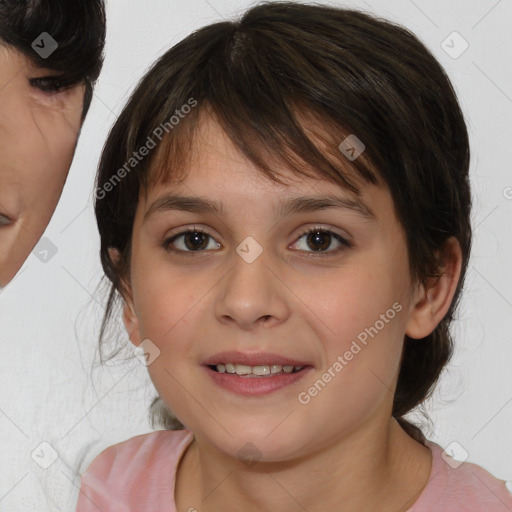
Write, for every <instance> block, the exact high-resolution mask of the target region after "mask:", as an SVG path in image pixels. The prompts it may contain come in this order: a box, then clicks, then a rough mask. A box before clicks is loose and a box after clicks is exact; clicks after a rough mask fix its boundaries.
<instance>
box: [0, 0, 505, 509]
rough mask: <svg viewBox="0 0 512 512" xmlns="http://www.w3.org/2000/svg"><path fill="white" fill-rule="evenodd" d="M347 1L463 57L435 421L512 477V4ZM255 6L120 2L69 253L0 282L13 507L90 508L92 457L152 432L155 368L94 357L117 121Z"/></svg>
mask: <svg viewBox="0 0 512 512" xmlns="http://www.w3.org/2000/svg"><path fill="white" fill-rule="evenodd" d="M331 3H332V4H334V5H344V6H355V7H358V8H361V9H365V10H368V11H370V12H374V13H378V14H380V15H382V16H383V17H386V18H388V19H391V20H394V21H397V22H399V23H401V24H403V25H405V26H407V27H408V28H410V29H411V30H413V32H415V33H416V34H417V35H418V36H419V37H420V38H421V39H422V40H423V41H424V42H425V43H426V44H427V46H428V47H429V48H430V49H431V50H432V51H433V52H434V54H435V55H436V56H437V58H438V59H439V60H440V62H441V63H442V64H443V66H444V67H445V68H446V69H447V71H448V74H449V76H450V77H451V79H452V80H453V83H454V85H455V87H456V90H457V92H458V94H459V96H460V100H461V103H462V106H463V109H464V111H465V113H466V116H467V121H468V125H469V131H470V136H471V143H472V153H473V159H472V165H471V179H472V184H473V196H474V211H473V219H472V220H473V226H474V247H473V253H472V257H471V261H470V267H469V270H468V276H467V287H466V292H465V296H464V299H463V301H462V304H461V306H462V307H461V309H460V312H459V320H458V321H457V322H456V323H455V325H454V333H455V336H456V351H455V356H454V358H453V359H452V362H451V364H450V365H449V366H448V368H447V370H446V371H445V373H444V374H443V377H442V379H441V382H440V384H439V386H438V388H437V390H436V393H435V395H434V397H433V400H432V401H431V402H430V403H429V404H427V405H428V409H429V410H430V416H431V419H432V424H433V428H432V431H428V430H427V436H428V437H429V438H430V439H432V440H434V441H435V442H438V443H439V444H440V445H441V446H443V447H446V446H447V445H448V444H450V443H451V442H453V441H457V442H458V443H459V444H460V445H461V446H462V447H463V448H464V449H465V450H466V451H467V452H468V454H469V459H468V460H469V461H471V462H475V463H477V464H479V465H481V466H482V467H484V468H485V469H487V470H488V471H490V472H491V473H493V474H494V475H495V476H497V477H499V478H501V479H503V480H512V434H511V431H512V430H511V425H512V376H511V373H510V368H511V366H512V337H511V335H510V333H511V331H512V291H511V289H512V270H511V266H510V262H512V237H511V236H510V219H511V218H512V189H508V188H507V187H512V173H511V170H510V154H511V153H510V145H511V140H512V139H511V135H512V130H511V128H510V121H509V120H510V118H511V114H512V67H511V65H510V59H509V56H508V54H509V50H510V48H512V33H511V31H510V21H511V20H512V4H511V3H510V2H506V1H496V0H479V1H472V2H468V1H467V0H456V1H454V0H452V1H450V2H447V1H445V0H443V1H441V0H430V1H421V0H415V1H412V0H387V1H386V2H382V1H381V2H378V1H370V2H361V1H353V2H348V1H347V2H331ZM249 5H250V2H248V1H245V0H208V1H207V0H186V1H182V0H173V1H169V0H148V1H141V0H122V1H121V0H110V2H109V5H108V10H107V15H108V41H107V48H106V61H105V66H104V69H103V72H102V74H101V77H100V79H99V82H98V85H97V88H96V90H95V98H94V101H93V105H92V107H91V110H90V112H89V115H88V118H87V120H86V122H85V125H84V127H83V131H82V135H81V138H80V141H79V146H78V149H77V153H76V156H75V160H74V163H73V166H72V169H71V172H70V175H69V179H68V181H67V183H66V187H65V189H64V192H63V196H62V200H61V202H60V204H59V206H58V208H57V210H56V212H55V215H54V217H53V219H52V221H51V224H50V225H49V227H48V229H47V231H46V233H45V235H44V236H45V237H47V238H49V239H50V240H51V241H52V242H53V243H54V244H55V245H56V246H57V249H58V252H57V254H56V255H55V256H54V257H53V258H52V259H51V260H50V261H48V262H47V263H42V262H41V261H39V259H38V258H37V257H36V256H35V255H31V256H30V257H29V259H28V260H27V262H26V264H25V265H24V267H23V269H22V271H21V273H20V274H18V276H17V277H16V279H15V280H14V281H13V282H12V283H11V284H10V285H9V286H8V287H6V288H4V289H3V290H2V291H1V292H0V346H1V349H2V355H1V357H0V511H4V510H5V511H35V510H37V511H39V510H41V511H46V510H51V511H61V510H62V511H72V510H74V503H75V502H76V499H77V493H78V487H79V485H80V479H79V473H80V472H82V471H84V470H85V469H86V468H87V466H88V464H89V463H90V461H91V460H92V459H93V458H94V457H95V456H96V455H97V454H98V453H99V452H100V451H102V450H103V449H104V448H105V447H107V446H109V445H110V444H113V443H116V442H119V441H122V440H124V439H127V438H129V437H131V436H133V435H136V434H141V433H145V432H148V431H150V430H151V429H150V426H149V423H148V421H147V407H148V405H149V403H150V401H151V399H152V397H153V395H154V390H153V389H152V386H151V383H150V382H149V379H148V378H147V377H146V369H145V368H144V367H143V366H142V365H141V364H140V363H139V362H138V361H137V360H132V361H131V362H130V361H128V362H123V361H119V360H115V361H113V362H111V363H109V365H108V366H103V367H102V366H99V367H98V365H96V366H94V363H95V362H97V360H98V359H97V353H96V350H97V337H98V332H99V323H98V322H99V319H100V318H101V313H102V305H103V304H104V301H105V292H101V291H99V290H98V289H97V285H98V283H99V280H100V277H101V275H102V273H101V268H100V263H99V257H98V250H99V240H98V235H97V232H96V225H95V220H94V214H93V209H92V197H93V196H92V192H93V178H94V175H95V171H96V166H97V162H98V158H99V155H100V151H101V148H102V145H103V143H104V140H105V138H106V136H107V133H108V130H109V128H110V126H111V125H112V123H113V122H114V120H115V119H116V116H117V115H118V114H119V112H120V110H121V108H122V106H123V105H124V103H125V101H126V99H127V95H128V93H129V92H130V91H131V90H132V89H133V87H134V86H135V84H136V83H137V81H138V79H139V78H140V77H141V76H142V74H143V73H144V72H145V70H146V69H147V68H148V66H149V65H150V64H151V63H152V62H153V61H154V60H155V59H156V58H157V57H158V56H159V55H161V54H162V53H163V52H164V51H166V50H167V49H168V48H169V47H170V46H172V45H173V44H175V43H176V42H178V41H179V40H180V39H182V38H183V37H184V36H186V35H188V34H189V33H190V32H191V31H192V30H193V29H195V28H198V27H200V26H203V25H205V24H209V23H211V22H214V21H218V20H221V19H223V18H228V17H231V16H233V15H235V14H237V13H239V12H241V11H243V10H244V9H245V8H246V7H248V6H249ZM453 31H457V32H459V33H460V34H461V35H462V37H463V38H464V39H465V40H466V41H467V42H468V43H469V48H468V49H467V50H466V51H465V52H464V53H463V54H462V55H461V56H460V57H458V58H457V59H454V58H452V57H450V56H449V55H448V54H447V53H445V51H444V50H443V49H442V47H441V43H442V41H443V40H445V38H446V37H447V36H448V35H449V34H451V33H452V32H453ZM454 44H455V48H456V49H457V48H460V46H457V45H458V44H459V43H458V42H456V40H455V43H454ZM507 192H508V193H507ZM507 196H508V199H507ZM121 339H124V338H123V337H122V336H121ZM130 347H131V346H130ZM41 442H47V443H49V445H51V447H53V449H54V450H55V451H56V452H57V453H58V455H59V458H58V459H57V460H56V461H55V462H54V463H53V464H52V465H51V466H50V468H49V469H46V470H44V469H42V468H40V467H39V466H38V465H37V464H36V463H35V462H34V460H33V459H32V458H31V452H32V451H33V450H34V449H36V447H38V446H39V445H40V443H41ZM37 453H39V454H40V457H42V458H43V459H44V457H48V456H49V454H50V453H51V449H50V448H49V446H47V445H43V446H42V447H40V448H39V451H38V452H37Z"/></svg>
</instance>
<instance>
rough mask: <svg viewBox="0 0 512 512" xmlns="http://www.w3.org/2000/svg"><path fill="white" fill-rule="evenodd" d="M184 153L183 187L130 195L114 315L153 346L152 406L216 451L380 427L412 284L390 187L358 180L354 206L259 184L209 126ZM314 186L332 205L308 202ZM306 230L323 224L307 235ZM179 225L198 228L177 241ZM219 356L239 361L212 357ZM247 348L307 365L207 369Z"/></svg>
mask: <svg viewBox="0 0 512 512" xmlns="http://www.w3.org/2000/svg"><path fill="white" fill-rule="evenodd" d="M196 150H197V151H196V152H195V155H196V158H195V159H194V160H193V162H192V164H191V167H190V172H189V174H188V175H187V177H186V179H185V180H184V181H182V182H181V183H177V182H176V183H168V184H166V185H161V186H158V187H155V188H152V189H150V190H149V192H148V195H147V197H145V196H144V195H143V194H141V196H140V200H139V204H138V208H137V212H136V216H135V222H134V229H133V238H132V259H131V275H130V279H131V293H132V297H133V302H132V301H131V300H129V304H130V305H129V306H127V307H126V309H125V315H126V316H125V322H126V325H127V329H128V330H129V332H130V338H131V340H132V342H133V343H135V344H136V345H138V344H140V343H141V342H142V341H143V340H150V341H145V344H144V345H143V347H144V348H145V349H146V351H147V353H148V357H149V359H148V363H149V366H148V369H149V372H150V375H151V378H152V380H153V382H154V384H155V386H156V388H157V390H158V392H159V394H160V396H161V397H162V399H163V400H164V402H165V403H166V404H167V405H168V406H169V407H170V408H171V409H172V410H173V411H174V412H175V413H176V415H177V417H178V418H179V419H180V420H181V422H182V423H183V424H185V425H186V426H187V427H188V428H190V429H191V430H192V431H194V432H195V433H196V436H199V435H201V436H203V438H204V439H208V441H209V442H210V443H211V444H212V445H214V446H216V447H217V448H218V449H219V450H222V451H223V452H225V453H227V454H230V455H232V456H240V455H241V454H242V455H243V454H244V450H246V451H247V450H255V451H256V453H257V457H258V458H260V459H261V460H286V459H291V458H293V457H298V456H301V455H305V454H308V453H311V452H313V451H315V450H319V449H322V448H323V447H326V446H328V445H329V444H330V443H333V442H335V441H336V440H337V439H341V438H342V437H343V436H346V435H347V434H348V433H350V432H353V431H355V430H357V429H363V428H364V429H369V428H373V427H376V426H377V424H378V423H379V422H381V423H382V422H383V421H384V422H385V421H389V417H390V414H391V405H392V401H393V394H394V389H395V384H396V380H397V376H398V373H397V372H398V369H399V362H400V355H401V350H402V343H403V337H404V333H405V332H406V331H407V329H408V324H409V322H410V321H411V312H412V311H413V309H414V306H413V302H414V297H413V295H414V294H413V293H411V289H412V285H411V281H410V272H409V266H408V257H407V249H406V244H405V238H404V235H403V232H402V230H401V227H400V225H399V223H398V221H397V219H396V217H395V214H394V210H393V202H392V199H391V196H390V194H389V192H388V191H387V189H384V188H382V187H377V186H369V185H367V186H365V187H363V190H364V192H363V194H362V196H361V198H360V199H359V202H356V200H355V199H354V197H353V196H351V195H349V194H348V193H347V192H346V191H344V190H343V189H341V188H340V187H337V186H336V185H333V184H330V183H328V182H325V181H320V180H315V179H312V178H303V177H298V176H297V175H293V174H292V173H287V174H285V176H286V177H287V179H288V180H289V181H288V182H287V183H288V185H287V186H285V185H280V184H277V183H272V182H270V181H268V180H267V179H266V178H265V177H264V176H263V175H262V174H261V173H260V172H258V171H257V170H256V169H255V167H254V166H253V165H252V164H251V163H250V162H249V161H248V160H246V159H245V158H244V157H243V156H242V155H241V154H240V153H239V152H238V151H237V150H236V149H235V148H234V147H233V146H232V145H231V143H230V142H229V140H228V139H227V137H226V136H225V135H224V134H223V132H222V131H221V129H220V127H219V126H218V125H217V124H215V123H214V122H213V121H211V120H209V121H205V122H203V124H202V130H201V136H200V139H199V140H198V142H197V145H196ZM280 172H281V170H280ZM176 196H180V197H181V196H187V197H189V198H196V199H192V200H190V201H186V202H183V201H178V200H177V199H176ZM326 196H329V198H330V200H331V201H333V198H338V202H339V205H338V206H334V207H324V208H319V207H318V206H319V201H317V202H314V201H312V200H311V198H313V197H314V198H319V197H326ZM197 198H201V200H204V201H208V202H211V203H215V204H217V205H218V208H219V211H217V212H214V211H213V210H210V209H207V208H204V205H203V203H201V204H197V203H196V202H195V201H196V200H197ZM299 198H302V199H300V201H299ZM305 198H308V199H307V200H306V199H305ZM221 205H222V206H221ZM290 205H296V206H297V205H298V206H299V207H298V208H290ZM312 228H314V229H315V230H316V231H320V233H319V234H317V235H315V234H314V233H313V234H312V235H307V234H306V235H305V234H304V233H305V232H306V231H307V230H309V229H312ZM189 229H190V230H196V231H200V232H204V233H205V234H201V233H196V234H190V235H182V233H183V232H185V231H187V230H189ZM338 237H339V238H338ZM340 240H343V241H340ZM427 334H428V333H427ZM425 335H426V334H425ZM363 340H365V341H366V343H364V342H363ZM226 351H235V352H238V353H240V354H241V355H238V356H237V355H234V354H232V355H228V356H226V355H220V356H216V355H217V354H219V353H221V352H226ZM265 353H267V354H272V355H265ZM260 354H262V355H261V357H257V358H256V359H259V361H257V360H256V359H253V360H252V362H253V363H255V364H253V365H251V366H254V365H258V363H259V365H260V366H265V364H268V365H271V364H272V363H273V362H277V360H278V359H279V358H285V359H289V360H292V362H293V363H296V364H299V363H300V364H303V365H306V367H305V368H304V369H303V370H302V371H301V372H299V373H297V374H296V375H295V374H292V375H289V374H286V375H281V376H280V377H241V376H235V375H227V374H221V373H217V372H214V371H213V370H212V369H210V368H209V367H208V366H207V364H206V362H208V361H209V360H210V362H220V363H224V364H226V363H237V362H244V359H243V356H244V355H245V356H247V357H249V356H251V355H256V356H257V355H260ZM237 359H238V361H237ZM249 362H251V360H249ZM337 363H338V364H337ZM340 366H341V369H340ZM242 371H243V367H242ZM261 371H262V372H265V371H266V370H265V369H263V370H261ZM249 379H250V380H249ZM272 379H276V380H275V381H274V382H275V384H276V389H274V390H273V391H270V390H269V389H268V388H267V387H266V386H272V384H270V383H272V382H273V381H272ZM277 379H278V380H277ZM318 381H321V382H320V384H319V383H318ZM315 383H317V384H316V386H317V387H316V388H315ZM315 390H316V391H315ZM249 442H250V443H252V444H253V445H254V446H255V447H256V448H253V447H251V448H249V446H250V445H246V443H249Z"/></svg>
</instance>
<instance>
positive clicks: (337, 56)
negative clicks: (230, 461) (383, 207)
mask: <svg viewBox="0 0 512 512" xmlns="http://www.w3.org/2000/svg"><path fill="white" fill-rule="evenodd" d="M191 99H193V101H195V102H196V105H197V106H195V107H194V108H191V109H188V110H187V112H188V113H187V114H186V115H183V116H181V115H180V119H179V122H178V123H177V124H175V125H174V124H172V123H170V122H169V119H170V118H171V116H173V114H175V115H178V114H180V113H182V114H183V112H185V109H183V110H181V109H182V107H183V106H184V105H187V104H189V105H190V104H191ZM206 111H210V112H211V113H213V115H214V116H215V118H216V119H217V120H218V122H219V123H220V124H221V126H222V127H223V129H224V130H225V131H226V133H227V134H228V136H229V137H230V139H231V141H232V142H233V143H234V144H235V146H236V147H237V148H238V149H239V150H240V151H241V152H242V153H243V154H244V155H246V156H247V157H248V158H249V159H250V160H251V161H252V162H253V163H255V164H256V165H257V166H258V168H259V169H261V171H262V172H263V173H265V175H267V176H268V177H269V179H274V180H276V181H279V179H278V177H277V173H276V172H275V170H273V168H272V166H271V165H269V164H270V163H271V161H270V159H271V158H272V159H273V160H272V163H273V162H275V161H278V162H281V163H284V164H285V165H286V166H288V167H290V168H292V169H294V170H295V172H297V173H299V174H306V175H308V176H309V175H312V174H314V175H316V176H317V177H318V176H320V177H321V178H322V179H325V180H329V181H331V182H333V183H337V184H338V185H340V186H342V187H345V188H347V189H349V190H350V191H351V192H352V193H355V194H357V193H359V189H358V188H357V187H356V186H355V183H354V180H352V179H350V177H349V174H348V173H347V172H346V170H347V168H348V169H350V170H351V171H353V172H352V175H353V176H354V175H355V176H358V177H360V178H361V179H362V180H365V181H366V182H370V183H378V182H379V181H381V180H382V181H383V182H384V183H385V184H386V185H387V186H388V187H389V190H390V193H391V196H392V199H393V202H394V206H395V211H396V214H397V217H398V219H399V221H400V223H401V225H402V226H403V229H404V232H405V235H406V240H407V247H408V254H409V262H410V268H411V276H412V278H413V280H414V282H415V283H421V284H426V282H427V280H428V279H429V278H430V277H432V276H436V275H439V271H440V267H441V264H440V261H439V259H438V256H439V253H440V251H441V250H442V248H443V246H444V244H445V242H446V241H447V239H448V238H449V237H452V236H453V237H455V238H456V239H457V240H458V241H459V243H460V246H461V249H462V257H463V259H462V269H461V277H460V279H459V282H458V285H457V289H456V292H455V296H454V299H453V301H452V304H451V306H450V309H449V311H448V313H447V314H446V316H445V317H444V319H443V320H442V321H441V322H440V323H439V325H438V326H437V327H436V329H435V330H434V331H433V332H432V334H430V335H429V336H427V337H426V338H424V339H423V340H413V339H410V338H408V337H407V336H406V337H405V340H404V348H403V353H402V362H401V369H400V374H399V377H398V383H397V388H396V392H395V396H394V403H393V411H392V414H393V416H394V417H395V418H396V419H397V420H398V421H399V422H400V424H401V425H402V426H403V427H404V429H405V430H406V431H407V432H408V433H409V434H410V435H411V436H413V437H414V438H416V439H417V440H418V441H420V442H424V440H425V437H424V435H423V433H422V432H421V430H420V429H419V428H418V427H416V426H415V425H413V424H412V423H409V422H408V421H406V420H405V419H404V418H403V416H404V415H405V414H406V413H408V412H409V411H411V410H412V409H413V408H415V407H416V406H418V405H419V404H421V403H422V402H423V401H424V400H425V398H427V397H428V396H429V395H430V394H431V393H432V391H433V388H434V385H435V383H436V382H437V380H438V378H439V375H440V373H441V370H442V369H443V367H444V366H445V365H446V363H447V362H448V361H449V359H450V357H451V354H452V350H453V342H452V338H451V336H450V332H449V325H450V323H451V322H452V320H453V315H454V311H455V309H456V307H457V304H458V301H459V297H460V292H461V289H462V286H463V281H464V276H465V272H466V268H467V262H468V258H469V253H470V247H471V225H470V208H471V194H470V185H469V178H468V167H469V144H468V135H467V130H466V126H465V123H464V119H463V115H462V112H461V109H460V107H459V104H458V101H457V98H456V95H455V93H454V90H453V88H452V85H451V83H450V81H449V79H448V77H447V75H446V73H445V72H444V70H443V68H442V67H441V66H440V64H439V63H438V62H437V61H436V59H435V58H434V57H433V56H432V54H431V53H430V52H429V51H428V50H427V49H426V48H425V46H424V45H423V44H422V43H421V42H420V41H419V40H418V39H417V38H416V36H414V35H413V34H412V33H411V32H409V31H408V30H406V29H405V28H403V27H401V26H397V25H395V24H393V23H391V22H389V21H386V20H381V19H378V18H376V17H374V16H372V15H369V14H366V13H362V12H359V11H355V10H348V9H341V8H335V7H330V6H325V5H318V4H299V3H294V2H274V1H273V2H264V3H260V4H258V5H256V6H254V7H252V8H251V9H249V10H248V11H247V12H245V14H243V15H242V17H241V18H240V19H239V20H235V21H229V22H219V23H215V24H213V25H209V26H206V27H204V28H202V29H200V30H197V31H196V32H194V33H192V34H191V35H190V36H188V37H187V38H185V39H183V40H182V41H181V42H179V43H178V44H177V45H175V46H174V47H173V48H171V49H170V50H169V51H167V52H166V53H165V54H164V55H163V56H162V57H161V58H160V59H159V60H158V61H157V62H156V63H155V64H154V65H153V67H152V68H151V69H150V70H149V72H148V73H147V74H146V76H145V77H144V78H143V79H142V81H141V82H140V84H139V86H138V87H137V88H136V89H135V91H134V92H133V94H132V96H131V98H130V100H129V102H128V104H127V105H126V107H125V108H124V110H123V112H122V113H121V115H120V116H119V119H118V120H117V122H116V123H115V125H114V127H113V128H112V131H111V133H110V136H109V138H108V140H107V142H106V144H105V148H104V151H103V155H102V158H101V162H100V166H99V172H98V176H97V191H96V204H95V208H96V217H97V222H98V228H99V232H100V236H101V261H102V265H103V269H104V271H105V274H106V276H107V278H108V279H109V280H110V281H111V283H112V287H111V290H110V295H109V299H108V305H107V309H106V312H105V316H104V320H103V324H102V328H101V332H100V342H101V341H102V340H103V339H104V337H105V333H106V328H107V325H108V323H109V319H110V318H111V317H112V314H113V311H114V310H115V304H116V299H117V298H118V294H119V292H121V294H122V292H123V289H122V277H125V276H127V275H128V272H129V261H130V243H131V231H132V226H133V220H134V215H135V210H136V208H137V202H138V195H139V190H141V187H142V190H147V187H148V186H150V185H151V183H152V182H154V181H157V180H165V179H166V178H167V175H168V174H172V175H173V176H175V175H177V174H178V173H179V171H180V170H183V169H184V168H185V163H186V161H187V155H188V154H189V153H190V149H191V147H192V144H193V138H194V134H195V133H196V130H197V125H198V120H199V117H200V114H201V113H204V112H206ZM307 116H310V117H311V118H315V119H317V120H318V121H319V122H320V123H321V126H322V128H323V129H325V133H324V138H323V140H324V141H325V142H326V146H325V147H322V149H321V150H319V148H318V146H317V145H315V144H314V143H313V141H312V139H311V138H310V137H308V136H307V135H306V133H305V131H304V129H303V124H301V122H300V121H299V117H300V118H301V119H304V118H305V117H307ZM165 123H167V125H166V124H165ZM171 124H172V126H171ZM162 126H164V127H166V129H165V131H166V134H165V137H164V138H163V143H162V144H161V145H160V146H159V149H158V151H154V152H150V154H149V155H148V156H147V157H146V158H144V159H142V160H141V161H140V162H137V164H136V165H135V166H132V167H133V168H127V166H126V162H128V161H129V160H130V158H132V156H133V152H134V151H137V150H138V148H140V147H142V146H143V145H145V144H146V143H147V141H148V140H149V139H150V138H151V139H152V140H153V139H154V138H155V132H157V130H156V128H157V127H162ZM308 128H309V126H308ZM325 134H327V135H325ZM348 134H355V135H356V136H357V138H358V139H359V140H361V141H363V143H364V144H365V146H366V149H365V151H364V154H363V157H364V158H357V159H356V160H354V161H349V160H348V159H347V158H345V156H344V155H343V154H342V153H341V152H340V150H339V149H338V145H339V143H340V142H341V141H342V140H343V139H344V137H345V136H346V135H348ZM157 158H158V159H160V158H162V159H163V161H164V162H165V165H161V166H160V165H155V160H156V159H157ZM274 159H275V160H274ZM152 164H153V165H152ZM304 164H306V165H304ZM123 166H124V167H123ZM121 168H124V169H125V170H127V169H128V171H129V172H124V173H123V177H122V179H118V178H119V170H120V169H121ZM306 168H308V169H312V170H313V171H312V172H311V174H307V173H306ZM116 173H117V174H116ZM107 185H110V186H107ZM110 247H115V248H117V249H118V250H119V251H120V254H121V258H120V261H119V262H117V264H116V263H115V262H114V261H113V260H112V259H111V257H110V255H109V252H108V249H109V248H110ZM153 405H154V406H156V408H153V419H155V420H158V421H160V423H161V424H162V425H164V426H165V427H166V428H181V424H180V423H179V422H178V421H177V420H176V418H174V417H173V416H172V414H171V413H170V411H168V410H167V409H166V408H165V406H163V404H162V403H161V402H160V401H159V400H158V399H157V400H156V401H155V402H154V403H153Z"/></svg>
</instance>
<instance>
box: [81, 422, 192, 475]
mask: <svg viewBox="0 0 512 512" xmlns="http://www.w3.org/2000/svg"><path fill="white" fill-rule="evenodd" d="M191 439H192V433H191V432H190V431H189V430H157V431H156V432H150V433H148V434H142V435H139V436H135V437H132V438H130V439H127V440H126V441H122V442H121V443H118V444H115V445H112V446H110V447H108V448H106V449H105V450H104V451H103V452H101V453H100V454H99V455H98V456H97V457H96V458H95V459H94V460H93V462H92V463H91V465H90V466H89V468H88V469H87V471H86V473H85V474H90V473H94V474H95V475H96V476H101V477H103V478H108V477H109V475H110V474H111V473H113V472H116V473H118V472H124V471H126V470H127V469H128V468H134V469H135V468H141V467H142V465H144V467H146V468H147V467H148V466H149V467H151V466H152V465H153V464H156V463H158V461H159V460H160V459H162V460H166V461H167V462H168V463H171V460H172V458H173V456H176V457H178V456H179V452H180V449H182V448H184V447H185V446H186V445H187V444H188V442H187V441H189V440H191Z"/></svg>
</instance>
